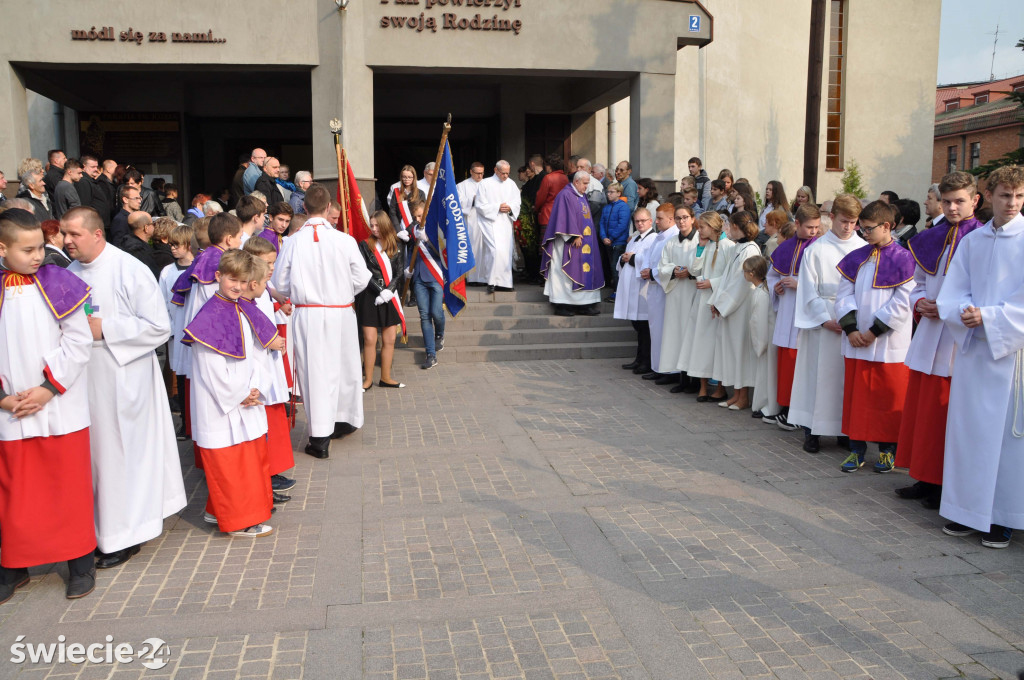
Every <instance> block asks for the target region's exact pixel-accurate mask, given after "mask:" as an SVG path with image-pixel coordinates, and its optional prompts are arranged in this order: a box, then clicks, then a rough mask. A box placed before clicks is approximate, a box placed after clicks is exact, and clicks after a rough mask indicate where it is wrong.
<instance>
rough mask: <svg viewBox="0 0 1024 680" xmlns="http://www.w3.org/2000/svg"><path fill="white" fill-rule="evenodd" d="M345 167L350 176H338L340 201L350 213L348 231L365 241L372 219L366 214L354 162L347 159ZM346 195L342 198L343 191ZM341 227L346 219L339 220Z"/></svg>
mask: <svg viewBox="0 0 1024 680" xmlns="http://www.w3.org/2000/svg"><path fill="white" fill-rule="evenodd" d="M345 167H346V169H347V173H348V177H344V178H342V177H339V178H338V203H340V204H341V205H343V206H345V210H346V212H347V213H348V215H347V217H348V233H349V235H350V236H351V237H352V238H354V239H355V240H356V241H365V240H366V238H367V237H368V236H369V235H370V224H369V222H370V220H369V218H368V216H367V215H366V208H365V206H364V205H363V197H362V195H361V194H360V193H359V183H358V182H356V176H355V173H353V172H352V164H351V163H349V162H348V158H346V159H345ZM343 190H344V192H345V196H344V200H342V191H343ZM338 222H339V224H338V227H339V228H340V227H341V226H342V224H344V221H343V220H342V219H339V220H338Z"/></svg>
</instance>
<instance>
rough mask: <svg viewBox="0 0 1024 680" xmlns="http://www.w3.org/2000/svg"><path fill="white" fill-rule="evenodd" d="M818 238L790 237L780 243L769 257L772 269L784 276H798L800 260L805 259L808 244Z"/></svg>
mask: <svg viewBox="0 0 1024 680" xmlns="http://www.w3.org/2000/svg"><path fill="white" fill-rule="evenodd" d="M817 240H818V237H817V236H815V237H814V238H789V239H786V240H785V241H783V242H782V243H780V244H779V247H778V248H776V249H775V252H773V253H772V255H771V257H770V258H769V259H770V260H771V263H772V269H774V270H775V271H777V272H778V273H780V274H782V275H783V276H796V275H797V274H799V273H800V262H801V261H802V260H803V259H804V253H805V252H807V246H809V245H811V244H812V243H814V242H815V241H817Z"/></svg>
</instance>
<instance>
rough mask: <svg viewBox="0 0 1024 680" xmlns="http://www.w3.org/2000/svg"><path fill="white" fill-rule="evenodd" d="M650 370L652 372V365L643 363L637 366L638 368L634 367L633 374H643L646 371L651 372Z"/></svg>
mask: <svg viewBox="0 0 1024 680" xmlns="http://www.w3.org/2000/svg"><path fill="white" fill-rule="evenodd" d="M650 372H651V367H650V366H648V365H646V364H641V365H640V366H637V367H636V368H634V369H633V374H634V375H643V374H645V373H650Z"/></svg>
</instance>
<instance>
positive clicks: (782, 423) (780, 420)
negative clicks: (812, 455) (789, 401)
mask: <svg viewBox="0 0 1024 680" xmlns="http://www.w3.org/2000/svg"><path fill="white" fill-rule="evenodd" d="M775 424H776V425H778V426H779V429H780V430H786V431H787V432H792V431H793V430H795V429H797V428H798V427H800V426H799V425H794V424H793V423H791V422H789V419H788V418H786V414H785V413H780V414H779V415H777V416H775Z"/></svg>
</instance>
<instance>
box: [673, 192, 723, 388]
mask: <svg viewBox="0 0 1024 680" xmlns="http://www.w3.org/2000/svg"><path fill="white" fill-rule="evenodd" d="M724 228H725V222H724V221H723V220H722V216H721V215H719V214H718V213H717V212H714V211H708V212H703V213H701V214H700V217H698V218H697V229H698V230H700V235H701V238H703V239H707V245H706V246H705V247H704V252H702V253H701V254H700V255H699V256H697V257H696V258H694V260H693V264H692V265H691V266H690V274H691V275H693V276H696V277H697V284H696V288H697V290H698V291H699V292H698V293H697V299H696V300H694V303H693V305H694V309H695V310H696V313H695V315H694V318H693V337H692V341H691V342H690V347H689V349H690V356H689V359H688V360H687V364H686V371H687V373H689V374H690V375H691V376H693V377H695V378H700V392H699V393H698V395H697V401H699V402H706V401H715V402H721V401H725V400H726V399H728V396H729V395H728V394H727V393H726V391H725V388H724V387H722V386H721V385H718V386H717V387H716V389H715V392H714V394H710V395H709V394H708V380H709V379H710V378H711V374H712V373H713V370H714V365H715V338H716V337H717V336H718V324H719V322H720V321H721V320H720V319H719V318H717V317H715V316H712V314H711V298H712V296H713V295H714V293H715V291H716V290H717V289H718V287H719V286H721V284H722V275H723V274H725V266H726V264H727V262H728V259H729V254H730V253H731V252H732V248H733V242H732V241H730V240H729V239H727V238H725V235H724V234H723V233H722V231H723V229H724ZM698 247H699V246H698ZM687 338H688V339H689V336H687ZM684 350H685V347H684Z"/></svg>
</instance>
